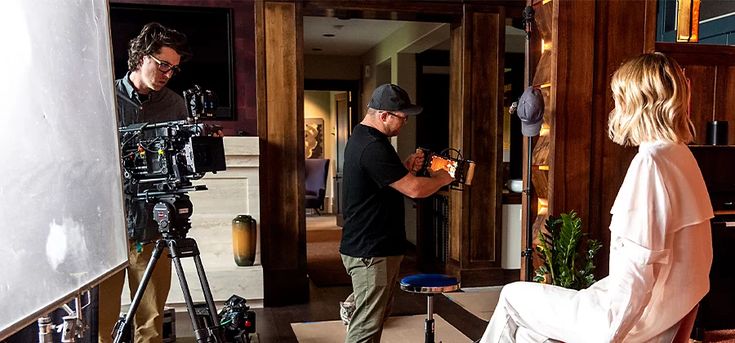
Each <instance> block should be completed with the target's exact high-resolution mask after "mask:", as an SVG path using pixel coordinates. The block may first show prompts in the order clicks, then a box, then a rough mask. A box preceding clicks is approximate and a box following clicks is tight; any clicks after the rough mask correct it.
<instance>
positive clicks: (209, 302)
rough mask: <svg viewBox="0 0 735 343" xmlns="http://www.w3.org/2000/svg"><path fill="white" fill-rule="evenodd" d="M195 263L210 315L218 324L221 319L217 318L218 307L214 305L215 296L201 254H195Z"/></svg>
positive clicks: (213, 321)
mask: <svg viewBox="0 0 735 343" xmlns="http://www.w3.org/2000/svg"><path fill="white" fill-rule="evenodd" d="M194 264H195V265H196V267H197V275H199V282H200V283H201V285H202V291H203V292H204V300H205V301H206V302H207V307H209V317H210V319H211V320H212V323H214V325H218V324H219V320H218V319H217V307H216V306H215V305H214V297H212V291H211V290H210V289H209V282H208V281H207V275H206V274H205V273H204V266H202V259H201V258H200V257H199V255H196V256H194Z"/></svg>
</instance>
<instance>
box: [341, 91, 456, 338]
mask: <svg viewBox="0 0 735 343" xmlns="http://www.w3.org/2000/svg"><path fill="white" fill-rule="evenodd" d="M421 111H422V108H421V107H420V106H416V105H413V104H411V100H410V99H409V97H408V94H407V93H406V91H405V90H403V89H401V88H400V87H398V86H396V85H394V84H384V85H381V86H379V87H378V88H376V89H375V91H374V92H373V95H372V98H371V99H370V103H369V104H368V110H367V113H366V114H365V118H364V119H363V120H362V122H361V123H360V124H358V125H357V126H356V127H355V129H354V130H353V131H352V135H351V136H350V139H349V141H348V142H347V146H346V147H345V161H344V185H345V187H344V192H343V198H344V206H343V214H344V218H345V222H344V228H343V230H342V242H341V244H340V249H339V251H340V253H341V254H342V263H343V264H344V266H345V269H346V270H347V273H348V274H349V275H350V277H351V278H352V289H353V296H354V303H355V309H354V312H353V314H352V318H351V320H350V321H349V326H348V330H347V337H346V339H345V342H349V343H353V342H375V343H377V342H380V336H381V333H382V331H383V321H384V319H385V318H386V317H387V316H388V315H389V313H388V308H389V304H390V302H391V301H392V298H393V294H394V289H395V284H396V282H397V279H398V272H399V269H400V265H401V260H402V259H403V253H404V249H405V243H406V230H405V227H404V218H403V217H404V210H403V196H408V197H411V198H424V197H427V196H429V195H431V194H434V193H435V192H436V191H437V190H439V189H440V188H442V187H443V186H446V185H448V184H449V183H451V182H452V180H453V179H452V177H451V176H449V174H448V173H447V172H446V171H445V170H440V171H437V172H434V173H433V174H431V175H430V177H417V176H416V175H415V174H416V171H418V169H419V168H420V166H421V163H422V162H423V159H424V156H423V153H421V152H420V150H417V153H415V154H411V156H409V157H408V158H407V159H406V161H405V162H401V159H400V158H399V157H398V154H397V153H396V151H395V149H394V148H393V146H392V145H391V144H390V141H389V137H393V136H396V135H398V133H399V132H400V130H401V127H403V125H404V124H405V123H406V121H408V117H409V116H411V115H416V114H419V113H421Z"/></svg>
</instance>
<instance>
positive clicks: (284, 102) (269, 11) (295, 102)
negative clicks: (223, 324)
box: [256, 1, 309, 306]
mask: <svg viewBox="0 0 735 343" xmlns="http://www.w3.org/2000/svg"><path fill="white" fill-rule="evenodd" d="M256 26H257V37H258V39H257V41H256V43H257V48H258V50H259V51H262V52H263V53H261V54H258V57H257V59H256V63H257V66H258V67H257V70H258V71H259V74H258V77H257V80H258V88H257V91H258V93H257V94H258V132H259V133H260V134H259V136H260V180H261V182H260V208H261V209H262V210H263V211H264V213H262V214H261V224H260V228H261V247H262V251H261V254H262V255H261V258H262V263H263V286H264V304H265V306H278V305H286V304H293V303H299V302H306V301H308V298H309V286H308V279H307V277H306V227H305V226H306V223H305V217H304V202H303V200H302V199H303V196H304V174H303V170H304V155H303V151H304V139H303V137H304V132H303V130H304V113H303V112H304V103H303V101H304V100H303V93H304V92H303V59H302V57H301V56H302V50H303V38H302V37H303V21H302V16H301V7H300V4H299V3H292V2H270V1H265V2H264V1H258V2H257V3H256Z"/></svg>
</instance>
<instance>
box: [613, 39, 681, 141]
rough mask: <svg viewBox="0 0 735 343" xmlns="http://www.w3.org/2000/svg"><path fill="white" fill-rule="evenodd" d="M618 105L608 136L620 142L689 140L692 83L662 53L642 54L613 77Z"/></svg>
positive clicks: (619, 69) (615, 99)
mask: <svg viewBox="0 0 735 343" xmlns="http://www.w3.org/2000/svg"><path fill="white" fill-rule="evenodd" d="M610 86H611V87H612V93H613V100H614V101H615V108H614V109H613V110H612V111H611V112H610V119H609V120H608V130H607V131H608V135H609V136H610V139H612V140H613V142H615V143H617V144H620V145H633V146H637V145H640V143H641V142H646V141H656V140H663V141H669V142H675V143H689V142H691V141H692V140H694V125H693V124H692V121H691V120H690V119H689V97H690V90H689V82H688V80H687V78H686V76H685V75H684V71H683V70H682V69H681V67H680V66H679V64H678V63H676V61H674V60H673V59H671V58H669V57H667V56H666V55H664V54H662V53H658V52H655V53H649V54H643V55H640V56H638V57H636V58H633V59H631V60H629V61H627V62H625V63H624V64H623V65H622V66H620V68H618V70H617V71H616V72H615V74H614V75H613V77H612V81H611V82H610Z"/></svg>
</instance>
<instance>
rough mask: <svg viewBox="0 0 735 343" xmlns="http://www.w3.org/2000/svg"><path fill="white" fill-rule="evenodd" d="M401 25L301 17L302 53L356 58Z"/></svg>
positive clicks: (387, 21) (395, 22) (390, 21)
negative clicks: (302, 33) (302, 26)
mask: <svg viewBox="0 0 735 343" xmlns="http://www.w3.org/2000/svg"><path fill="white" fill-rule="evenodd" d="M405 24H406V22H405V21H397V20H375V19H338V18H335V17H304V53H305V54H308V55H333V56H360V55H363V54H364V53H366V52H367V51H368V50H370V49H371V48H372V47H374V46H375V45H377V44H378V43H380V42H381V41H383V40H384V39H385V38H386V37H388V36H390V35H391V34H392V33H393V32H395V31H397V30H398V29H400V28H401V27H403V26H404V25H405Z"/></svg>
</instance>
